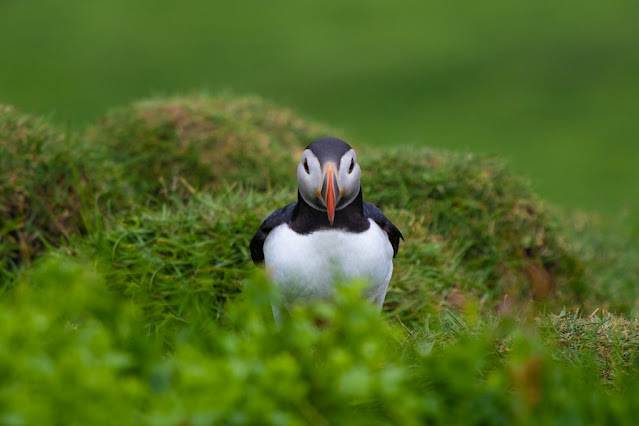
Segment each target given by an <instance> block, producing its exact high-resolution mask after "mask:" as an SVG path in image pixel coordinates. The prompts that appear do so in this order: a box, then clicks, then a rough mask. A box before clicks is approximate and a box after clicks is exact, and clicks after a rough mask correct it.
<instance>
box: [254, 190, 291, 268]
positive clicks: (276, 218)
mask: <svg viewBox="0 0 639 426" xmlns="http://www.w3.org/2000/svg"><path fill="white" fill-rule="evenodd" d="M295 206H297V201H294V202H292V203H291V204H289V205H286V206H284V207H282V208H280V209H277V210H275V211H274V212H273V213H271V214H270V215H269V216H268V217H267V218H266V219H265V220H264V222H262V225H260V227H259V229H258V230H257V232H256V233H255V235H254V236H253V239H252V240H251V259H253V263H255V264H259V263H262V262H264V242H265V241H266V237H268V234H269V233H270V232H271V231H272V230H273V228H276V227H278V226H279V225H281V224H283V223H287V222H290V221H291V219H292V217H293V211H294V210H295Z"/></svg>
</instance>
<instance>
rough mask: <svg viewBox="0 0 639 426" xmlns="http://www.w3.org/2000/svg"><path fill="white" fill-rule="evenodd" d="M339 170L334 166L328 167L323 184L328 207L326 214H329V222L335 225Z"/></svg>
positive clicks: (323, 192) (322, 192)
mask: <svg viewBox="0 0 639 426" xmlns="http://www.w3.org/2000/svg"><path fill="white" fill-rule="evenodd" d="M336 172H337V169H336V167H335V166H334V165H333V164H329V165H328V166H327V167H326V173H325V174H324V182H323V184H322V191H321V194H322V198H323V199H324V204H325V205H326V213H328V221H329V222H330V224H331V225H332V224H333V221H334V220H335V205H336V204H337V195H336V194H337V189H338V186H337V173H336Z"/></svg>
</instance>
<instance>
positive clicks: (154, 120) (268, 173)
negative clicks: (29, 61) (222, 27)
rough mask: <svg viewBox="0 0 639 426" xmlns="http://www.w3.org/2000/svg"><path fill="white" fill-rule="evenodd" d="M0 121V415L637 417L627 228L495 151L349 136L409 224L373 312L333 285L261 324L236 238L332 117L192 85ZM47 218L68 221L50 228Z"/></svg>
mask: <svg viewBox="0 0 639 426" xmlns="http://www.w3.org/2000/svg"><path fill="white" fill-rule="evenodd" d="M2 111H3V115H2V116H1V118H2V120H0V129H1V131H2V133H1V134H0V135H1V137H0V142H1V144H0V148H1V149H3V150H4V151H3V154H5V155H4V156H3V157H0V158H3V159H4V158H8V159H9V160H7V161H6V163H5V164H4V165H5V167H4V168H3V173H4V175H2V176H9V177H10V178H9V179H3V180H0V188H1V189H2V190H1V191H0V206H3V209H2V210H0V213H1V214H2V215H3V216H1V217H2V220H3V224H6V225H3V226H2V227H1V228H0V229H2V230H3V231H2V233H0V247H2V250H4V251H3V252H2V253H1V254H2V259H3V263H1V264H0V265H1V266H2V267H1V269H0V272H1V273H2V277H3V282H2V283H0V285H1V286H2V287H1V291H0V317H1V320H2V324H3V326H2V327H0V377H2V379H0V423H3V424H11V425H14V424H108V423H113V422H114V421H115V422H117V423H118V424H120V423H121V424H128V423H130V424H158V425H160V424H161V425H164V424H180V423H185V424H216V423H220V424H246V423H251V424H255V423H276V424H333V423H337V424H343V423H349V424H397V423H402V424H423V423H433V424H556V423H558V422H562V423H572V424H601V423H614V424H634V422H635V420H636V417H637V415H638V414H639V413H638V412H637V406H636V404H634V401H636V399H637V398H638V397H639V387H638V386H637V383H639V381H638V379H639V349H638V348H639V322H638V320H637V317H638V315H639V311H638V306H637V304H636V300H638V299H639V297H638V296H639V294H637V291H638V290H637V286H636V280H637V270H636V265H635V262H634V259H636V254H637V253H638V252H639V240H638V239H637V235H636V234H633V233H632V231H628V230H627V229H621V228H620V229H610V228H606V227H604V226H603V225H601V224H600V223H598V222H597V219H596V216H594V215H585V214H569V213H565V212H563V211H561V210H559V209H555V208H553V207H550V206H548V205H546V203H544V202H543V201H541V200H540V199H539V198H538V197H537V196H536V195H535V193H534V192H533V191H532V190H531V188H530V183H529V182H528V181H527V180H526V179H524V178H522V177H520V176H518V175H517V174H515V173H513V172H512V170H511V169H510V168H509V167H507V166H506V165H505V164H504V162H503V161H502V160H501V159H498V158H493V157H486V156H481V155H475V154H469V153H458V152H451V151H445V150H434V149H424V148H414V147H398V148H394V149H382V148H364V147H362V148H361V149H360V147H356V148H358V160H359V162H360V164H361V165H362V170H363V177H362V182H363V190H364V197H365V198H366V199H367V200H369V201H372V202H374V203H376V204H377V205H379V206H380V207H381V208H382V210H383V211H384V212H385V213H386V214H387V215H388V216H389V217H390V218H391V219H392V220H393V221H394V222H395V223H396V224H397V225H398V226H399V228H400V229H401V230H402V232H403V233H404V235H405V237H406V241H405V242H403V243H402V245H401V247H400V252H399V254H398V256H397V257H396V259H395V272H394V276H393V280H392V282H391V287H390V289H389V293H388V296H387V301H386V303H385V306H384V310H383V312H382V314H381V315H379V314H377V313H376V312H375V310H374V309H373V308H372V307H371V306H369V305H368V304H366V303H365V302H363V301H361V300H360V298H359V294H360V287H358V286H359V285H361V283H345V285H344V287H343V288H342V289H341V290H340V292H339V293H338V294H337V295H336V298H335V300H334V303H323V304H319V305H317V306H310V307H300V308H299V310H298V311H297V312H296V313H295V315H294V317H293V318H291V319H287V320H286V321H284V323H283V324H282V325H281V326H279V327H278V326H276V325H275V323H274V321H273V319H272V313H271V311H270V302H271V301H273V300H275V299H277V297H278V294H277V292H276V291H275V289H274V287H273V286H272V285H271V284H269V283H268V282H267V281H265V280H264V277H263V275H262V272H261V271H260V269H259V268H257V267H255V266H253V265H252V263H251V261H250V253H249V250H248V242H249V241H250V238H251V237H252V235H253V233H254V231H255V230H256V229H257V227H258V226H259V224H260V222H261V221H262V220H263V219H264V218H265V217H266V216H267V215H268V214H269V213H270V212H271V211H273V210H274V209H276V208H278V207H280V206H282V205H284V204H286V203H288V202H290V201H293V200H294V199H295V198H296V193H295V185H294V183H295V161H296V160H295V159H294V158H291V156H290V152H291V151H293V152H296V154H295V155H297V153H299V152H300V151H301V149H302V148H303V147H304V145H305V144H307V143H308V142H309V141H310V140H312V139H313V138H315V137H318V136H323V135H324V134H323V133H324V132H332V131H331V130H330V129H329V128H328V127H326V126H323V125H321V124H317V123H314V122H312V121H308V120H306V119H304V118H301V117H299V116H298V115H297V114H295V113H293V112H292V111H290V110H285V109H282V108H280V107H278V106H277V105H274V104H272V103H269V102H266V101H263V100H261V99H260V98H257V97H250V98H233V97H229V96H222V97H216V98H214V97H209V96H206V95H201V94H195V95H191V96H181V97H167V98H158V97H156V98H153V99H150V100H145V101H141V102H135V103H133V104H131V105H129V106H125V107H121V108H116V109H114V110H112V112H109V113H108V114H107V115H106V116H105V117H104V118H103V119H101V120H99V121H98V122H97V123H96V124H94V125H92V126H90V127H89V128H88V129H87V130H86V131H85V132H83V133H73V132H64V131H61V130H59V129H57V128H56V127H55V126H54V125H52V124H51V123H50V122H49V121H48V120H46V119H42V118H36V117H32V116H29V115H24V114H21V113H20V112H17V111H16V110H14V109H13V108H10V107H3V110H2ZM61 141H64V142H65V143H61ZM232 147H235V149H231V148H232ZM256 153H259V154H260V155H256ZM13 176H17V177H18V178H12V177H13ZM15 193H20V194H23V196H22V197H21V198H15V197H14V194H15ZM16 199H19V200H25V201H23V203H24V204H23V205H25V206H26V205H29V206H34V207H29V210H30V211H31V212H32V214H30V215H24V214H21V212H23V211H24V208H22V210H21V205H22V204H17V203H16V202H15V200H16ZM27 202H28V203H29V204H26V203H27ZM36 207H37V208H36ZM61 212H66V213H65V214H66V216H65V218H66V219H67V220H68V221H69V223H73V224H74V225H73V226H71V225H69V226H68V227H66V228H64V229H65V230H66V232H65V233H63V232H61V231H60V230H58V229H55V228H51V226H50V225H51V223H52V222H51V219H50V218H51V217H52V215H55V214H61ZM7 218H8V219H7ZM11 218H17V219H16V220H12V219H11ZM630 229H632V228H630ZM27 231H29V232H32V233H33V235H36V236H37V238H36V237H34V238H32V239H31V240H30V241H32V242H33V243H32V244H31V245H30V246H27V247H29V256H24V251H23V250H22V247H21V246H20V245H19V244H17V243H16V241H20V235H26V232H27ZM317 324H324V327H321V328H320V327H318V326H317Z"/></svg>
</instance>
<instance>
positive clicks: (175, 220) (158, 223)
mask: <svg viewBox="0 0 639 426" xmlns="http://www.w3.org/2000/svg"><path fill="white" fill-rule="evenodd" d="M287 198H288V195H287V194H286V193H285V192H281V193H277V194H264V193H260V192H254V191H247V190H243V189H241V188H237V187H235V188H227V189H226V190H225V192H222V193H219V194H218V195H217V196H216V197H211V196H209V195H206V194H201V193H197V194H195V195H194V196H193V197H192V198H191V199H190V200H188V201H186V202H182V201H181V200H174V202H173V203H172V204H169V205H163V206H162V207H160V208H157V209H156V208H152V209H151V208H141V209H139V210H138V211H136V212H135V213H132V214H131V215H130V216H126V217H122V218H117V219H114V221H113V223H110V224H108V226H109V229H108V230H107V231H106V232H104V233H103V234H100V235H99V236H96V237H95V238H93V239H88V240H85V243H84V246H83V248H82V249H79V250H78V251H80V252H81V253H83V254H84V256H89V257H92V258H94V259H96V260H97V261H98V263H99V265H101V267H102V268H103V269H104V271H105V274H106V276H107V280H108V282H109V283H111V284H110V286H111V287H112V290H113V291H115V292H116V293H117V294H121V295H122V296H123V297H125V298H129V299H131V300H132V301H133V302H134V303H135V304H136V305H137V306H139V307H141V308H142V309H143V312H144V313H145V321H146V327H147V328H148V329H149V332H151V333H153V334H161V333H160V330H161V329H165V328H166V329H168V330H174V331H175V330H176V329H179V328H180V327H181V326H182V325H183V324H184V323H188V322H190V321H191V320H192V319H193V318H198V317H200V316H202V315H204V316H206V317H210V318H215V319H216V320H220V319H224V318H225V317H226V304H227V302H228V301H229V300H231V299H233V298H235V297H236V296H237V295H238V293H240V291H241V290H242V280H244V279H246V278H247V276H248V275H249V274H251V273H253V272H254V269H255V267H254V266H253V264H252V262H251V256H250V252H249V248H248V244H247V242H248V241H250V239H251V238H252V236H253V233H254V232H255V230H256V227H257V226H258V225H256V224H259V223H260V221H261V220H262V219H261V218H262V216H264V215H266V214H268V211H269V208H271V207H269V206H273V205H277V204H278V203H285V202H288V201H286V200H287ZM164 334H170V333H164Z"/></svg>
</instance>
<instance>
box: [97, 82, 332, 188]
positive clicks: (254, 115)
mask: <svg viewBox="0 0 639 426" xmlns="http://www.w3.org/2000/svg"><path fill="white" fill-rule="evenodd" d="M335 133H336V131H335V130H333V129H330V128H329V127H327V126H324V125H320V124H316V123H313V122H310V121H307V120H304V119H302V118H301V117H299V116H298V115H297V114H295V113H293V112H292V111H290V110H287V109H283V108H280V107H278V106H276V105H274V104H272V103H270V102H267V101H265V100H263V99H261V98H259V97H256V96H252V97H230V96H218V97H211V96H208V95H205V94H196V95H192V96H175V97H167V98H153V99H147V100H143V101H140V102H135V103H133V104H131V105H128V106H125V107H120V108H116V109H113V110H112V111H110V112H109V113H108V114H107V115H106V116H105V117H104V118H103V119H101V120H100V121H99V123H98V124H97V125H95V126H93V127H92V128H90V129H89V130H88V131H87V134H86V135H87V136H86V137H87V140H88V141H89V143H90V144H91V145H93V146H98V147H101V148H106V150H107V154H106V155H107V156H108V157H109V158H110V159H112V160H114V161H115V162H117V163H118V164H122V165H123V166H124V168H125V175H124V176H123V179H124V180H126V181H127V182H128V183H129V184H130V185H131V186H132V187H133V191H134V192H135V193H136V194H138V195H141V196H143V197H146V198H151V199H153V198H157V197H160V196H166V195H169V194H174V193H175V191H177V190H182V189H183V185H181V184H180V182H181V181H186V182H187V183H188V184H189V185H191V186H192V187H194V188H196V189H205V190H211V189H216V188H220V187H221V186H223V185H224V184H232V183H237V182H239V183H240V184H242V185H244V186H251V187H254V188H258V189H266V188H269V187H279V186H282V185H288V186H290V185H291V182H290V176H292V175H293V174H292V173H291V170H293V168H294V165H295V163H296V162H297V156H298V154H299V153H301V150H302V149H303V148H304V146H305V145H306V144H308V143H309V141H312V140H314V139H317V138H319V137H323V136H327V135H331V134H335ZM180 195H187V196H188V193H187V192H184V191H183V192H182V193H181V194H180Z"/></svg>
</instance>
